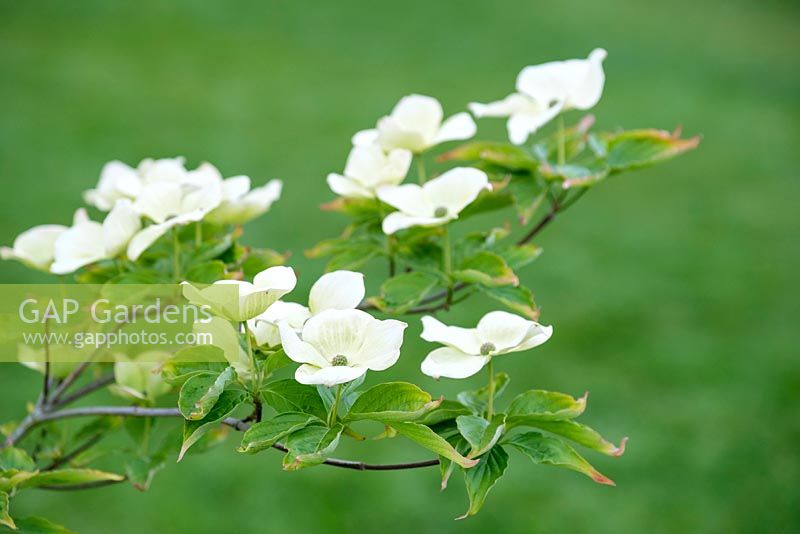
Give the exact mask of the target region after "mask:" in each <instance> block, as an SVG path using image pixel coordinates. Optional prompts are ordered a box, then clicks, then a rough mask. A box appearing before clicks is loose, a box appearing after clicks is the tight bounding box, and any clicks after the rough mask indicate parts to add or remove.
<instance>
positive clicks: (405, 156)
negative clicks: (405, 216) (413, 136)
mask: <svg viewBox="0 0 800 534" xmlns="http://www.w3.org/2000/svg"><path fill="white" fill-rule="evenodd" d="M411 158H412V154H411V152H410V151H409V150H406V149H403V148H393V149H391V150H389V152H388V153H384V151H383V149H382V148H381V147H380V146H379V145H375V144H373V145H367V146H356V147H353V149H352V150H351V151H350V155H349V156H348V157H347V164H346V165H345V168H344V175H341V174H335V173H331V174H329V175H328V186H329V187H330V188H331V190H333V192H334V193H336V194H337V195H341V196H343V197H349V198H375V191H376V190H377V189H378V188H379V187H382V186H386V185H397V184H399V183H400V182H402V181H403V179H404V178H405V177H406V174H408V168H409V166H410V165H411Z"/></svg>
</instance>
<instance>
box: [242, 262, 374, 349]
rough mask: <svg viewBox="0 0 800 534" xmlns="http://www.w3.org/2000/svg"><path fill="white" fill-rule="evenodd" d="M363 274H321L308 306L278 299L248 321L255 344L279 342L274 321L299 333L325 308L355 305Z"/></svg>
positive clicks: (360, 293)
mask: <svg viewBox="0 0 800 534" xmlns="http://www.w3.org/2000/svg"><path fill="white" fill-rule="evenodd" d="M365 294H366V288H365V287H364V275H363V274H361V273H357V272H354V271H333V272H330V273H326V274H323V275H322V276H321V277H320V278H319V279H318V280H317V281H316V282H314V285H313V286H311V292H310V293H309V296H308V307H306V306H303V305H302V304H296V303H294V302H282V301H278V302H276V303H275V304H273V305H272V306H270V307H269V308H268V309H267V311H265V312H264V313H262V314H261V315H259V316H258V317H255V318H254V319H251V320H250V321H248V326H249V328H250V330H251V331H252V332H253V334H254V335H255V337H256V342H257V343H258V344H259V345H267V346H270V347H275V346H277V345H280V344H281V341H280V334H279V332H278V323H281V322H284V323H286V324H287V325H288V326H289V328H291V329H293V330H294V331H295V332H297V333H300V332H301V331H302V329H303V325H304V324H305V322H306V321H307V320H308V319H309V318H310V317H312V316H313V315H316V314H318V313H320V312H323V311H325V310H352V309H355V308H357V307H358V305H359V304H360V303H361V301H362V300H364V295H365Z"/></svg>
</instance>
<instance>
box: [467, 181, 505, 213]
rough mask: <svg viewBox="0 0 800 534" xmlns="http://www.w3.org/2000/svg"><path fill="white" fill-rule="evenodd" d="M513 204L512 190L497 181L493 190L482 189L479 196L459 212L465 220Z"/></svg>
mask: <svg viewBox="0 0 800 534" xmlns="http://www.w3.org/2000/svg"><path fill="white" fill-rule="evenodd" d="M512 204H514V198H513V197H512V195H511V192H510V191H508V190H507V189H504V188H503V187H502V184H498V183H496V182H495V188H494V189H493V190H492V191H486V190H484V191H481V192H480V194H479V195H478V198H476V199H475V200H473V201H472V202H471V203H470V204H469V205H468V206H467V207H466V208H464V209H463V210H462V211H461V213H459V214H458V218H459V220H464V219H467V218H469V217H472V216H473V215H480V214H481V213H489V212H492V211H497V210H501V209H504V208H507V207H509V206H511V205H512Z"/></svg>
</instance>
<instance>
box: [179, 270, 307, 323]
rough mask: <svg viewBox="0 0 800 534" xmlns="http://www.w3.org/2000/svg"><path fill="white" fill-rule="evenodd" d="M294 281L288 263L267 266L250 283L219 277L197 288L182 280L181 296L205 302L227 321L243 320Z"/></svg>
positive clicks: (266, 306)
mask: <svg viewBox="0 0 800 534" xmlns="http://www.w3.org/2000/svg"><path fill="white" fill-rule="evenodd" d="M296 284H297V276H295V274H294V270H293V269H292V268H291V267H283V266H279V267H270V268H269V269H266V270H264V271H261V272H260V273H258V274H257V275H256V276H255V277H254V278H253V283H250V282H243V281H241V280H219V281H217V282H214V283H213V284H211V285H210V286H208V287H205V288H203V289H198V288H196V287H194V286H193V285H192V284H190V283H189V282H183V283H182V285H183V296H184V297H186V298H187V299H188V300H189V302H191V303H193V304H196V305H198V306H203V305H205V306H208V307H209V308H211V311H213V312H214V313H215V314H216V315H219V316H221V317H224V318H226V319H228V320H229V321H235V322H243V321H247V320H248V319H252V318H254V317H256V316H257V315H260V314H262V313H264V312H265V311H266V310H267V308H269V306H270V305H271V304H272V303H274V302H275V301H277V300H278V299H280V298H281V297H282V296H284V295H285V294H287V293H289V292H290V291H291V290H292V289H294V286H295V285H296Z"/></svg>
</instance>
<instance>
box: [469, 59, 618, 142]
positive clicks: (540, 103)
mask: <svg viewBox="0 0 800 534" xmlns="http://www.w3.org/2000/svg"><path fill="white" fill-rule="evenodd" d="M606 56H607V52H606V51H605V50H603V49H602V48H596V49H595V50H593V51H592V52H591V54H589V57H588V58H587V59H570V60H568V61H552V62H549V63H543V64H541V65H532V66H529V67H525V68H524V69H522V71H521V72H520V73H519V76H517V91H518V92H517V93H512V94H510V95H508V96H507V97H506V98H504V99H503V100H499V101H497V102H491V103H489V104H479V103H477V102H473V103H471V104H470V105H469V108H470V110H471V111H472V113H473V114H474V115H475V116H476V117H509V119H508V124H507V127H508V137H509V139H510V140H511V142H512V143H514V144H517V145H520V144H522V143H524V142H525V140H526V139H527V138H528V136H529V135H531V134H533V133H535V132H536V131H537V130H538V129H539V128H541V127H542V126H543V125H545V124H546V123H547V122H549V121H550V120H551V119H553V118H554V117H555V116H556V115H558V114H559V113H561V112H562V111H568V110H570V109H589V108H592V107H594V106H595V105H596V104H597V102H598V101H599V100H600V96H601V95H602V93H603V85H604V83H605V73H604V72H603V60H604V59H605V58H606Z"/></svg>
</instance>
